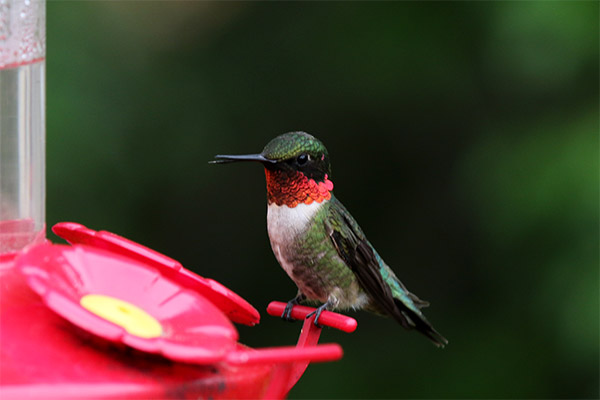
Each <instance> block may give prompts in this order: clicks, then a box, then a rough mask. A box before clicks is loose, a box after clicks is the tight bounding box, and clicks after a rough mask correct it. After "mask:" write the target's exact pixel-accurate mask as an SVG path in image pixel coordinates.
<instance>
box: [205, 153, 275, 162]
mask: <svg viewBox="0 0 600 400" xmlns="http://www.w3.org/2000/svg"><path fill="white" fill-rule="evenodd" d="M236 161H258V162H263V163H265V162H266V163H271V164H274V163H276V162H277V161H275V160H269V159H268V158H265V157H264V156H263V155H262V154H244V155H239V156H229V155H216V156H215V159H214V160H213V161H209V162H208V163H209V164H225V163H231V162H236Z"/></svg>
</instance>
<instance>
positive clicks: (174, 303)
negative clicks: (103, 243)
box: [17, 244, 238, 363]
mask: <svg viewBox="0 0 600 400" xmlns="http://www.w3.org/2000/svg"><path fill="white" fill-rule="evenodd" d="M17 265H18V266H19V268H20V270H21V273H22V274H23V275H24V276H25V278H26V280H27V282H28V284H29V286H30V287H31V288H32V289H33V290H34V291H36V292H37V293H38V294H39V295H41V296H42V298H43V300H44V302H45V303H46V304H47V306H48V307H49V308H51V309H52V310H53V311H55V312H56V313H57V314H59V315H61V316H62V317H64V318H66V319H67V320H69V321H70V322H72V323H73V324H75V325H77V326H79V327H81V328H83V329H85V330H87V331H89V332H92V333H94V334H96V335H98V336H101V337H103V338H105V339H108V340H111V341H114V342H122V343H124V344H126V345H129V346H131V347H133V348H136V349H139V350H142V351H146V352H152V353H160V354H163V355H164V356H166V357H168V358H171V359H173V360H180V361H186V362H194V363H214V362H216V361H219V360H222V359H223V358H224V357H225V356H226V354H227V353H228V352H230V351H231V350H232V349H233V348H234V347H235V345H236V342H237V339H238V333H237V331H236V329H235V328H234V327H233V325H232V324H231V322H230V321H229V320H228V319H227V318H226V316H225V315H224V314H223V313H222V312H221V310H219V309H218V308H217V307H216V306H215V305H213V304H212V302H211V301H210V300H208V299H207V298H205V297H204V296H203V295H201V294H200V293H198V292H196V291H194V290H191V289H189V287H186V286H185V285H182V284H180V283H179V282H177V280H176V279H175V280H174V279H169V278H166V277H165V276H164V275H163V274H161V272H160V271H159V270H158V269H157V268H155V267H154V266H150V265H148V264H147V263H142V262H140V261H138V260H135V259H133V258H131V257H125V256H123V255H119V254H115V253H113V252H108V251H106V250H102V249H98V248H94V247H90V246H85V245H74V246H64V245H51V244H43V245H39V246H36V247H34V248H32V249H30V250H29V251H28V252H26V253H25V254H24V255H23V256H21V257H20V258H19V259H18V260H17ZM188 272H189V271H188ZM181 276H182V277H183V278H182V279H184V280H185V279H191V278H189V276H188V274H183V275H181Z"/></svg>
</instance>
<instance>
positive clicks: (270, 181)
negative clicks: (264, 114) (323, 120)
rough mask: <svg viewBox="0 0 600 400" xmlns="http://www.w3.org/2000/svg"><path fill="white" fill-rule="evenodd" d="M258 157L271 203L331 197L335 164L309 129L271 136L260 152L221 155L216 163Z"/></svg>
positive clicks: (305, 201)
mask: <svg viewBox="0 0 600 400" xmlns="http://www.w3.org/2000/svg"><path fill="white" fill-rule="evenodd" d="M236 161H256V162H260V163H262V164H263V166H264V167H265V175H266V178H267V199H268V201H269V204H273V203H275V204H277V205H287V206H288V207H295V206H296V205H298V204H300V203H305V204H311V203H312V202H314V201H316V202H319V203H320V202H322V201H324V200H329V199H330V198H331V191H332V190H333V183H332V182H331V180H330V179H329V178H330V175H331V165H330V163H329V154H328V153H327V149H326V148H325V146H324V145H323V143H321V141H320V140H319V139H317V138H315V137H314V136H312V135H309V134H308V133H306V132H289V133H284V134H283V135H279V136H277V137H276V138H275V139H273V140H271V141H270V142H269V143H267V145H266V146H265V148H264V149H263V151H262V152H261V153H259V154H246V155H217V156H215V161H213V163H217V164H220V163H228V162H236Z"/></svg>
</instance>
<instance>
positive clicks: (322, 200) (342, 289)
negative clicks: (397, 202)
mask: <svg viewBox="0 0 600 400" xmlns="http://www.w3.org/2000/svg"><path fill="white" fill-rule="evenodd" d="M234 161H256V162H260V163H262V165H263V166H264V168H265V175H266V179H267V202H268V208H267V228H268V233H269V239H270V241H271V247H272V249H273V253H275V257H276V258H277V261H279V264H281V267H283V269H284V270H285V272H287V274H288V275H289V277H290V278H292V280H293V281H294V282H295V283H296V286H298V294H297V295H296V297H295V298H294V299H292V300H290V301H289V302H288V305H287V307H286V309H285V311H284V313H283V315H282V317H283V318H286V319H289V318H290V314H291V311H292V308H293V306H294V305H296V304H298V303H299V302H301V301H304V300H309V301H311V300H312V301H318V302H321V303H323V304H322V305H321V306H320V307H318V308H317V309H316V311H315V312H316V317H315V321H314V322H315V324H317V325H318V320H319V316H320V315H321V312H322V311H323V310H337V309H349V308H353V309H365V310H368V311H372V312H375V313H377V314H383V315H388V316H391V317H393V318H394V319H395V320H396V321H398V322H399V323H400V324H402V326H403V327H405V328H407V329H412V328H414V329H416V330H417V331H419V332H421V333H422V334H423V335H425V336H427V337H428V338H429V339H430V340H431V341H432V342H433V343H435V344H436V345H437V346H440V347H443V346H444V345H445V344H447V343H448V341H447V340H446V339H445V338H444V337H443V336H442V335H440V334H439V333H438V332H437V331H436V330H435V329H434V328H433V326H431V324H430V323H429V321H427V319H426V318H425V316H424V315H423V313H422V312H421V310H420V309H421V308H422V307H426V306H428V305H429V303H427V302H426V301H423V300H420V299H419V298H418V297H417V296H415V295H414V294H412V293H410V292H409V291H408V290H407V289H406V287H405V286H404V285H403V284H402V282H400V280H399V279H398V278H397V277H396V275H395V274H394V272H393V271H392V270H391V269H390V267H388V266H387V264H386V263H385V262H384V261H383V260H382V259H381V257H380V256H379V254H378V253H377V251H376V250H375V248H373V246H372V245H371V243H369V241H368V240H367V238H366V237H365V234H364V233H363V231H362V229H361V228H360V226H358V224H357V223H356V221H355V220H354V218H353V217H352V215H350V213H349V212H348V210H346V208H345V207H344V206H343V205H342V203H341V202H340V201H339V200H338V199H337V198H336V197H335V196H334V195H333V183H332V182H331V166H330V164H329V155H328V153H327V149H326V148H325V146H324V145H323V143H321V142H320V141H319V140H318V139H316V138H315V137H313V136H311V135H309V134H308V133H305V132H290V133H285V134H283V135H280V136H278V137H276V138H275V139H273V140H271V141H270V142H269V143H268V144H267V145H266V146H265V148H264V149H263V151H262V152H261V153H260V154H249V155H217V156H215V161H212V163H227V162H234Z"/></svg>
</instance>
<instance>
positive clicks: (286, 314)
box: [281, 299, 298, 322]
mask: <svg viewBox="0 0 600 400" xmlns="http://www.w3.org/2000/svg"><path fill="white" fill-rule="evenodd" d="M296 304H298V303H297V302H296V301H295V299H294V300H290V301H288V302H287V304H286V305H285V308H284V309H283V313H282V314H281V318H282V319H284V320H286V321H288V322H293V321H294V318H292V310H293V309H294V306H295V305H296Z"/></svg>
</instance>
